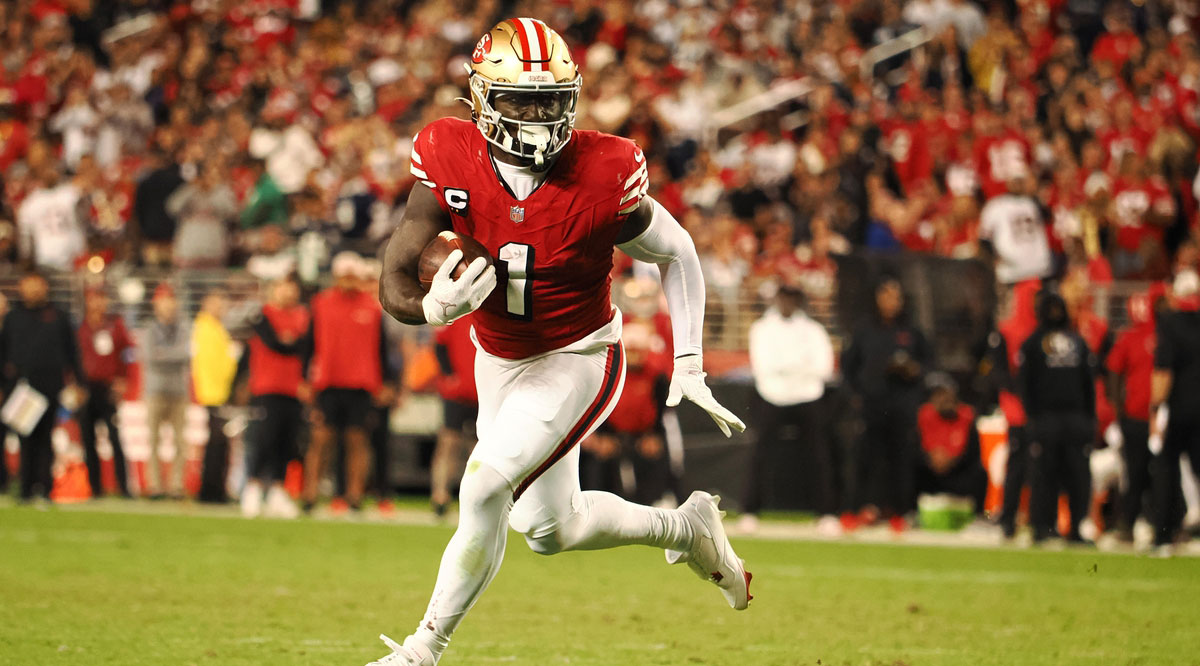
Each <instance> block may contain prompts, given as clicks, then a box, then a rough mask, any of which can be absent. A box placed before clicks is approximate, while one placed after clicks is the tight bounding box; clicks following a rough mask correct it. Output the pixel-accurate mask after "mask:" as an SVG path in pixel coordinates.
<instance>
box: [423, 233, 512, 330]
mask: <svg viewBox="0 0 1200 666" xmlns="http://www.w3.org/2000/svg"><path fill="white" fill-rule="evenodd" d="M462 257H463V252H462V250H454V251H453V252H451V253H450V254H449V255H448V256H447V257H446V261H444V262H443V263H442V267H441V268H439V269H438V271H437V273H436V274H434V276H433V283H432V284H430V285H429V293H428V294H425V298H423V299H422V300H421V308H422V309H423V310H424V311H425V321H427V322H429V323H430V324H431V325H433V326H445V325H447V324H449V323H451V322H453V321H454V320H455V319H458V318H459V317H461V316H463V315H465V314H469V313H471V312H474V311H475V309H476V308H478V307H479V306H480V305H482V304H483V301H484V299H486V298H487V297H488V294H490V293H492V289H494V288H495V287H496V267H495V266H489V265H488V262H487V259H484V258H483V257H479V258H477V259H475V261H472V262H471V264H470V265H469V266H467V269H466V270H465V271H463V274H462V275H460V276H458V279H457V280H455V279H454V278H452V277H450V273H451V272H452V271H453V270H454V268H455V266H458V262H459V261H461V260H462Z"/></svg>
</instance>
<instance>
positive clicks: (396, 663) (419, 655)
mask: <svg viewBox="0 0 1200 666" xmlns="http://www.w3.org/2000/svg"><path fill="white" fill-rule="evenodd" d="M379 638H380V639H381V640H382V641H383V642H384V644H386V645H387V646H388V647H389V648H391V650H392V653H391V654H389V655H387V656H386V657H384V658H383V659H380V660H379V661H373V662H371V663H369V664H367V666H437V660H436V659H434V658H433V655H432V654H430V653H429V650H428V649H427V648H425V646H423V645H421V644H419V643H417V642H416V641H414V640H413V637H412V636H409V637H408V638H406V639H404V645H401V644H399V643H397V642H396V641H394V640H392V639H390V638H388V637H387V636H384V635H383V634H379Z"/></svg>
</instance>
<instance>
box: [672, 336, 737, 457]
mask: <svg viewBox="0 0 1200 666" xmlns="http://www.w3.org/2000/svg"><path fill="white" fill-rule="evenodd" d="M703 365H704V362H703V361H702V360H701V358H700V355H699V354H691V355H689V356H681V357H679V358H677V359H675V372H674V373H673V374H672V375H671V387H670V389H668V391H667V407H675V406H677V405H678V404H679V402H680V401H681V400H683V399H684V398H687V399H688V400H691V401H692V402H694V403H696V404H697V405H699V406H700V408H701V409H703V410H704V411H706V412H708V415H709V416H711V417H712V420H713V421H714V422H715V423H716V424H717V427H718V428H720V429H721V432H722V433H724V434H725V436H726V437H729V436H730V435H732V434H733V433H732V432H730V428H732V429H733V430H736V431H738V432H745V430H746V424H745V423H742V420H741V419H739V418H738V417H736V416H734V414H733V412H731V411H729V410H728V409H725V408H724V407H722V406H721V403H719V402H717V399H716V398H714V397H713V394H712V390H710V389H709V388H708V385H707V384H705V383H704V377H705V374H704V370H702V369H701V368H702V366H703Z"/></svg>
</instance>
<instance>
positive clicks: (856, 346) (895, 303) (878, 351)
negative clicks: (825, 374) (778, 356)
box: [842, 277, 931, 530]
mask: <svg viewBox="0 0 1200 666" xmlns="http://www.w3.org/2000/svg"><path fill="white" fill-rule="evenodd" d="M875 306H876V315H875V316H874V317H871V318H870V319H868V320H867V321H865V322H863V323H862V324H860V325H859V327H858V328H857V330H855V332H854V336H853V337H852V338H851V340H850V344H849V346H848V347H847V348H846V351H845V352H844V353H843V355H842V372H843V373H844V375H845V377H846V381H847V382H848V383H849V384H850V387H851V388H852V389H853V390H854V392H855V394H856V395H857V398H858V399H859V401H860V404H861V409H862V416H863V420H864V421H865V425H866V429H865V431H864V433H863V439H862V446H860V450H859V456H860V464H859V469H860V470H861V471H860V477H861V478H860V485H861V487H862V490H861V491H860V493H859V494H860V497H859V498H858V504H859V505H860V506H863V507H871V506H874V507H877V508H878V509H879V510H880V511H882V512H883V514H884V515H888V516H890V517H891V526H892V528H893V529H895V530H901V529H903V528H904V525H905V523H904V514H906V513H909V512H911V511H913V510H914V509H915V508H916V494H915V483H916V473H917V452H918V448H919V445H918V442H917V408H918V407H919V406H920V404H921V400H922V398H923V397H924V396H923V392H924V391H923V388H922V383H921V382H922V378H923V376H924V374H925V370H926V368H927V367H928V366H929V363H930V360H931V359H930V357H931V353H930V349H929V345H928V344H927V343H926V341H925V336H924V335H922V334H921V332H920V331H919V330H917V328H916V327H914V326H913V325H912V324H910V323H909V322H908V320H907V318H906V317H905V316H904V291H903V289H902V288H901V285H900V282H899V281H898V280H896V279H895V278H892V277H889V278H885V279H884V280H883V281H882V282H880V283H879V285H878V286H877V287H876V288H875Z"/></svg>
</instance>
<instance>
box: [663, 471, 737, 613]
mask: <svg viewBox="0 0 1200 666" xmlns="http://www.w3.org/2000/svg"><path fill="white" fill-rule="evenodd" d="M720 501H721V498H720V497H719V496H715V495H710V494H708V493H706V492H704V491H703V490H697V491H695V492H694V493H692V495H691V497H689V498H688V499H687V501H686V502H684V503H683V506H681V507H679V512H680V513H682V514H683V515H684V517H685V518H687V521H688V522H689V523H691V525H692V529H693V530H694V531H695V534H696V537H695V542H694V543H693V544H692V549H691V550H690V551H686V552H685V551H679V550H667V551H666V555H667V563H668V564H678V563H680V562H687V565H688V567H690V568H691V570H692V571H694V572H695V573H696V575H697V576H699V577H701V578H703V579H704V580H707V581H709V582H712V583H713V584H715V585H716V586H717V587H719V588H721V594H722V595H724V597H725V600H726V601H728V602H729V605H730V607H732V608H733V609H734V610H746V606H748V605H749V604H750V600H751V599H753V598H754V597H753V596H751V595H750V579H751V578H752V575H751V574H750V572H749V571H746V563H745V562H744V561H743V560H741V559H740V558H738V556H737V553H735V552H733V545H732V544H730V543H729V538H728V537H727V536H725V526H724V525H722V524H721V517H722V516H723V515H724V513H723V512H722V511H720V510H719V509H718V508H717V504H718V503H720Z"/></svg>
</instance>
